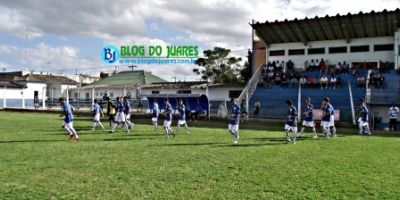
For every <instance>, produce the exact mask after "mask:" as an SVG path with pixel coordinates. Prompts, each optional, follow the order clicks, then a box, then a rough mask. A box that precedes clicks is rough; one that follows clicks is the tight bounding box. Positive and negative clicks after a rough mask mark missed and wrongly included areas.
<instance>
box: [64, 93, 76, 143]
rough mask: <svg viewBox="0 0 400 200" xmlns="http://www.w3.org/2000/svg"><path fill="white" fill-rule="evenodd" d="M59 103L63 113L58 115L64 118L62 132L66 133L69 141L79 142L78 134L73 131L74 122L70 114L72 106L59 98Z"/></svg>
mask: <svg viewBox="0 0 400 200" xmlns="http://www.w3.org/2000/svg"><path fill="white" fill-rule="evenodd" d="M59 102H60V104H61V106H62V110H63V113H62V114H61V115H60V116H61V117H62V116H65V118H64V125H63V127H64V130H65V131H67V132H68V134H69V139H70V140H75V141H78V140H79V136H78V133H77V132H76V131H75V129H74V125H73V121H74V115H73V114H72V106H71V105H70V104H68V103H66V102H65V98H64V97H61V98H60V99H59Z"/></svg>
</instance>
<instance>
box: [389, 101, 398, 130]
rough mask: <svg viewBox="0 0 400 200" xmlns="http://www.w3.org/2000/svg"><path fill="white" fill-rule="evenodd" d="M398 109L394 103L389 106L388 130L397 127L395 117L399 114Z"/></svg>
mask: <svg viewBox="0 0 400 200" xmlns="http://www.w3.org/2000/svg"><path fill="white" fill-rule="evenodd" d="M399 113H400V109H399V107H397V106H396V104H394V103H393V104H392V106H391V107H390V108H389V119H390V121H389V130H390V131H396V129H397V118H398V116H399Z"/></svg>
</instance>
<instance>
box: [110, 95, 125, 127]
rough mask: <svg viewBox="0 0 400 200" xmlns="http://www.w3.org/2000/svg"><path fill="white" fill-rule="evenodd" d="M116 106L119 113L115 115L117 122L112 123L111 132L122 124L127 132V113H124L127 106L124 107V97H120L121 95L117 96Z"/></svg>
mask: <svg viewBox="0 0 400 200" xmlns="http://www.w3.org/2000/svg"><path fill="white" fill-rule="evenodd" d="M115 106H116V110H117V115H116V116H115V123H114V124H113V125H112V129H111V131H110V132H111V133H114V132H115V128H116V127H117V126H118V125H122V126H123V127H124V130H125V132H126V133H129V129H128V126H127V125H126V123H125V119H126V117H125V113H124V110H125V108H124V102H123V100H122V98H119V97H117V98H116V103H115Z"/></svg>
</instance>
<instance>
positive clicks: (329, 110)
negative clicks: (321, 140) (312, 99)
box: [321, 97, 336, 138]
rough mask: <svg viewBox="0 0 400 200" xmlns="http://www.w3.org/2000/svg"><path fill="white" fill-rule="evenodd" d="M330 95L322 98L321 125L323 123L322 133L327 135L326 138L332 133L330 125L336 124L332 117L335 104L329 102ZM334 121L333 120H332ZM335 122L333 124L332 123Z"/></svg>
mask: <svg viewBox="0 0 400 200" xmlns="http://www.w3.org/2000/svg"><path fill="white" fill-rule="evenodd" d="M329 102H330V100H329V97H324V98H323V99H322V107H321V110H322V120H321V125H322V134H323V135H325V137H326V138H329V135H330V134H331V133H330V127H331V126H332V125H333V127H335V126H334V119H332V116H333V114H334V110H333V106H332V105H331V104H330V103H329ZM332 121H333V122H332ZM332 123H333V124H332ZM334 136H336V131H335V132H334Z"/></svg>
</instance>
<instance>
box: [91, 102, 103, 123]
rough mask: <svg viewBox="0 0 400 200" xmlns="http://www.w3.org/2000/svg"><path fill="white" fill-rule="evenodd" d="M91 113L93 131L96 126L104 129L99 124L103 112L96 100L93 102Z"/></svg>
mask: <svg viewBox="0 0 400 200" xmlns="http://www.w3.org/2000/svg"><path fill="white" fill-rule="evenodd" d="M91 110H92V113H93V128H92V129H93V130H96V126H97V124H98V125H100V127H101V128H102V129H104V126H103V124H102V123H101V120H100V117H101V115H102V114H103V111H102V110H101V108H100V105H99V104H98V102H97V99H95V100H94V104H93V106H92V109H91Z"/></svg>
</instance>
